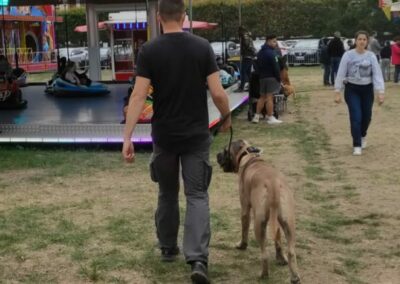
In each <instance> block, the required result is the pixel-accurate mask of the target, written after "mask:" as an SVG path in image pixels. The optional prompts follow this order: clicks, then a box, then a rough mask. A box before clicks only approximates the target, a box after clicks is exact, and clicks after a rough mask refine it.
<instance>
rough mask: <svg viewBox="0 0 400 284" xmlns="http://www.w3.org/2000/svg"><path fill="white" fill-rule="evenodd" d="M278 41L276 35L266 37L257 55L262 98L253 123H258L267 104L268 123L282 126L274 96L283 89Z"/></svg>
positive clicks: (258, 103)
mask: <svg viewBox="0 0 400 284" xmlns="http://www.w3.org/2000/svg"><path fill="white" fill-rule="evenodd" d="M277 46H278V41H277V38H276V35H274V34H270V35H268V36H267V37H266V42H265V44H264V45H263V46H262V47H261V50H260V51H259V52H258V53H257V61H256V64H257V68H258V72H259V76H260V98H259V99H258V101H257V109H256V114H255V115H254V117H253V120H252V122H253V123H258V122H259V120H260V116H261V111H262V109H263V108H264V106H265V104H266V108H267V123H268V124H280V123H282V121H281V120H278V119H277V118H276V117H275V116H274V115H273V112H274V94H275V93H279V90H280V88H281V76H280V66H279V55H278V53H277V52H276V47H277Z"/></svg>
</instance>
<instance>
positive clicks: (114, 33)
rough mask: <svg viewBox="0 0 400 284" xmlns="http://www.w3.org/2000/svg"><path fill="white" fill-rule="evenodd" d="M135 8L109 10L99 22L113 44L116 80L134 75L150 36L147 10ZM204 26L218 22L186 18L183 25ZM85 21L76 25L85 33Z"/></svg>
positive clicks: (193, 27)
mask: <svg viewBox="0 0 400 284" xmlns="http://www.w3.org/2000/svg"><path fill="white" fill-rule="evenodd" d="M134 8H135V10H132V11H125V12H118V13H110V14H109V16H108V21H104V22H99V23H98V25H97V27H98V29H99V30H108V31H109V33H110V45H111V54H112V57H111V66H112V74H113V75H112V79H113V80H115V81H128V80H130V79H131V78H132V77H134V76H135V72H134V70H135V65H136V60H137V56H138V53H139V50H140V47H141V46H142V45H143V44H144V43H145V42H146V41H148V40H149V38H150V30H151V29H150V28H149V24H148V19H147V15H148V11H145V10H137V9H136V8H137V6H136V5H135V6H134ZM190 27H192V29H201V30H208V29H214V28H215V27H217V24H216V23H208V22H201V21H192V22H190V21H189V19H188V18H186V19H185V22H184V26H183V28H184V29H185V30H189V29H190ZM87 31H88V28H87V26H86V25H84V26H77V27H76V28H75V32H83V33H86V32H87Z"/></svg>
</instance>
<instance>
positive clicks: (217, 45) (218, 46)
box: [211, 41, 240, 58]
mask: <svg viewBox="0 0 400 284" xmlns="http://www.w3.org/2000/svg"><path fill="white" fill-rule="evenodd" d="M211 47H212V49H213V50H214V53H215V56H223V55H224V54H225V49H227V51H228V57H229V58H232V57H236V56H240V45H239V44H236V43H235V42H233V41H226V42H223V41H214V42H212V43H211Z"/></svg>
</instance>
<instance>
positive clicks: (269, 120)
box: [267, 115, 282, 124]
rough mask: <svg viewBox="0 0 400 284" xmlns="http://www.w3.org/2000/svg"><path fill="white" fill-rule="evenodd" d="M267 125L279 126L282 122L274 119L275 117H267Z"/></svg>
mask: <svg viewBox="0 0 400 284" xmlns="http://www.w3.org/2000/svg"><path fill="white" fill-rule="evenodd" d="M267 123H268V124H280V123H282V120H279V119H276V118H275V116H273V115H272V116H269V117H268V120H267Z"/></svg>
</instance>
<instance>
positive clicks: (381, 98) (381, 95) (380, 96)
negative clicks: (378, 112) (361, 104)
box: [378, 94, 385, 106]
mask: <svg viewBox="0 0 400 284" xmlns="http://www.w3.org/2000/svg"><path fill="white" fill-rule="evenodd" d="M384 101H385V94H379V95H378V104H379V105H380V106H381V105H382V104H383V102H384Z"/></svg>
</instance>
